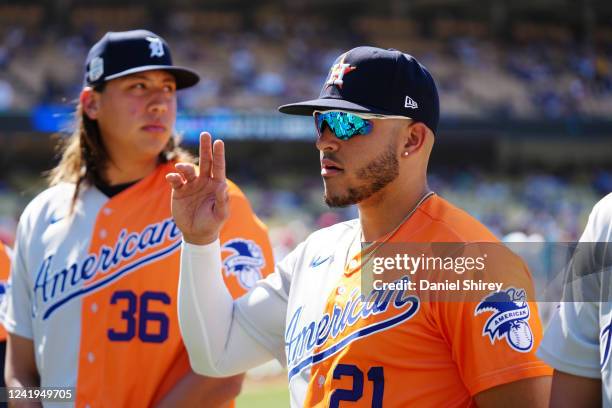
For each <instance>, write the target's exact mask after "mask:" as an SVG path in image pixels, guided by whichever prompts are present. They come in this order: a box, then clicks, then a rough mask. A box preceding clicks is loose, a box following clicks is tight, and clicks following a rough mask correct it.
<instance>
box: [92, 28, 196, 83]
mask: <svg viewBox="0 0 612 408" xmlns="http://www.w3.org/2000/svg"><path fill="white" fill-rule="evenodd" d="M157 69H161V70H164V71H168V72H170V73H171V74H172V75H174V77H175V78H176V87H177V89H181V88H187V87H189V86H192V85H195V84H196V83H197V82H198V81H199V79H200V77H199V75H198V74H197V73H195V72H194V71H192V70H190V69H188V68H184V67H177V66H175V65H174V64H173V63H172V56H171V55H170V49H169V48H168V44H166V42H165V41H164V39H163V38H161V37H160V36H158V35H157V34H155V33H152V32H151V31H147V30H132V31H122V32H108V33H106V34H105V35H104V37H102V39H101V40H100V41H98V42H97V43H96V44H95V45H94V46H93V47H91V49H90V50H89V54H88V55H87V61H86V69H85V72H86V74H85V85H89V86H95V85H98V84H101V83H103V82H105V81H109V80H112V79H116V78H120V77H123V76H126V75H131V74H135V73H137V72H144V71H152V70H157Z"/></svg>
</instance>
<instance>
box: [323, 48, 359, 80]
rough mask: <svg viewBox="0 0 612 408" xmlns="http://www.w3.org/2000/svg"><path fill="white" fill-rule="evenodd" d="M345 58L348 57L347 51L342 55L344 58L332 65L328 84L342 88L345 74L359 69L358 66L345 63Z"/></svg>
mask: <svg viewBox="0 0 612 408" xmlns="http://www.w3.org/2000/svg"><path fill="white" fill-rule="evenodd" d="M344 58H346V53H345V54H344V55H343V56H342V59H341V60H340V61H339V62H338V63H337V64H334V66H332V68H331V70H330V72H329V79H328V80H327V85H337V86H338V88H342V85H343V84H344V80H343V78H344V75H346V74H348V73H349V72H351V71H353V70H355V69H357V67H353V66H351V64H345V63H344Z"/></svg>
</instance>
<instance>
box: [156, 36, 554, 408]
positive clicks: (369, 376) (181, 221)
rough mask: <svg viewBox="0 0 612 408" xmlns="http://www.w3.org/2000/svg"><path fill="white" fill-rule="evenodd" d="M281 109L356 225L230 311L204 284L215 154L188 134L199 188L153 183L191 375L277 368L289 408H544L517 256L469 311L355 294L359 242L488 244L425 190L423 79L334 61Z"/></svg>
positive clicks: (316, 238)
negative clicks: (178, 237)
mask: <svg viewBox="0 0 612 408" xmlns="http://www.w3.org/2000/svg"><path fill="white" fill-rule="evenodd" d="M279 109H280V111H281V112H284V113H289V114H303V115H313V114H314V119H315V126H316V130H317V134H318V138H317V140H316V147H317V149H318V150H319V151H320V158H321V175H322V176H323V182H324V187H325V200H326V202H327V204H328V205H329V206H332V207H338V206H346V205H351V204H357V206H358V209H359V218H358V219H356V220H352V221H348V222H343V223H339V224H336V225H334V226H332V227H329V228H325V229H322V230H319V231H316V232H315V233H313V234H312V235H311V236H310V237H309V238H307V239H306V241H304V242H302V243H301V244H299V245H298V246H297V248H296V249H295V250H294V251H293V252H291V253H290V254H289V255H287V257H285V258H284V260H282V261H281V262H280V263H278V264H277V265H276V269H275V272H274V273H273V274H271V275H270V276H269V277H268V278H267V279H265V280H262V281H259V282H258V283H257V284H256V286H255V288H253V289H251V290H250V291H249V293H248V294H246V295H245V296H243V297H241V298H239V299H238V300H235V301H233V300H232V298H231V297H230V295H229V294H228V293H227V291H226V290H225V289H224V288H223V281H222V280H221V279H219V277H218V274H217V273H216V270H217V269H218V268H219V266H220V262H221V253H220V244H219V241H218V235H219V229H220V228H221V225H222V224H223V222H224V220H225V219H226V217H227V216H228V214H230V213H231V209H230V208H228V206H227V204H226V201H225V199H224V188H225V183H226V182H225V158H224V145H223V143H222V142H221V141H215V143H214V145H211V137H210V135H209V134H206V133H204V134H202V136H201V140H200V155H201V157H202V158H203V159H205V160H206V164H205V165H204V166H205V167H207V168H208V167H210V168H212V175H211V174H209V173H208V172H201V173H200V174H197V172H196V169H195V168H194V167H193V166H192V165H190V164H182V163H180V164H177V165H176V166H175V167H176V169H177V172H176V173H173V174H169V175H168V176H167V179H168V181H169V183H170V184H171V185H172V187H173V190H174V191H173V198H172V200H173V201H172V203H173V204H172V210H173V214H174V218H175V220H176V223H177V226H178V227H179V228H181V230H182V231H183V240H184V244H183V249H182V258H181V277H180V282H179V322H180V327H181V331H182V333H183V338H184V340H185V344H186V346H187V349H188V351H189V355H190V358H191V362H192V365H193V367H194V369H195V370H196V372H201V373H205V374H206V375H215V376H224V375H231V374H233V373H238V372H241V371H244V370H245V369H247V368H249V367H252V366H254V365H256V364H259V363H262V362H264V361H266V360H269V359H271V358H277V359H279V360H280V361H282V362H284V363H285V364H286V365H287V368H288V371H289V373H288V377H289V387H290V394H291V406H292V407H302V406H306V407H311V406H316V407H339V406H362V407H365V406H368V407H370V406H372V407H383V406H384V407H407V406H418V407H439V406H445V407H455V406H462V407H463V406H473V405H478V406H481V407H493V406H495V407H498V406H509V407H515V406H520V407H542V406H546V405H547V403H548V395H549V387H550V373H551V369H550V368H549V367H548V366H546V365H545V364H544V363H542V362H541V361H539V360H538V359H537V358H536V357H535V349H536V348H537V345H538V344H539V341H540V337H541V325H540V322H539V317H538V313H537V309H536V305H535V302H534V300H535V299H533V298H532V299H527V298H526V297H525V293H526V292H529V293H533V291H532V290H531V289H532V288H530V286H532V282H531V278H530V275H529V272H528V270H527V268H526V267H525V265H524V264H523V263H522V262H521V261H520V260H518V258H516V257H515V258H512V259H513V263H512V264H510V265H509V268H508V269H507V272H508V274H507V276H506V277H505V282H506V283H507V286H505V287H504V288H503V290H502V291H501V292H495V293H490V292H487V293H486V294H484V295H483V297H482V298H479V299H478V300H477V301H476V300H475V301H465V302H456V301H455V302H428V301H423V300H422V299H420V298H419V296H407V295H406V294H405V293H404V292H403V291H401V290H397V291H391V290H388V291H382V292H375V291H372V292H370V293H364V294H362V295H360V288H361V281H360V275H361V274H360V265H361V260H360V253H361V242H362V241H364V242H371V243H372V244H371V247H374V248H375V247H376V246H378V245H382V244H383V243H386V242H389V243H392V242H396V243H410V242H412V243H422V242H433V243H436V242H451V243H452V242H455V243H457V242H458V243H471V242H498V241H497V239H496V238H495V237H494V236H493V234H492V233H491V232H489V231H488V230H487V229H486V228H485V227H484V226H483V225H482V224H480V223H479V222H478V221H477V220H475V219H474V218H472V217H471V216H469V215H468V214H467V213H465V212H464V211H462V210H460V209H458V208H457V207H455V206H453V205H452V204H450V203H449V202H447V201H445V200H444V199H442V198H441V197H439V196H437V195H435V194H434V193H433V192H432V191H430V190H429V188H428V186H427V164H428V160H429V155H430V152H431V149H432V146H433V143H434V135H435V133H436V129H437V125H438V117H439V106H438V94H437V90H436V86H435V83H434V81H433V78H432V77H431V75H430V74H429V72H428V71H427V70H426V68H425V67H424V66H422V65H421V64H420V63H419V62H418V61H417V60H416V59H414V58H413V57H412V56H410V55H407V54H403V53H401V52H399V51H396V50H383V49H380V48H373V47H358V48H355V49H352V50H350V51H348V52H346V53H344V54H342V55H341V56H340V57H338V59H337V60H336V61H335V63H334V65H333V66H332V68H331V70H330V73H329V76H328V78H327V80H326V82H325V84H324V85H323V89H322V91H321V95H320V97H319V99H317V100H312V101H307V102H302V103H297V104H293V105H285V106H282V107H280V108H279ZM215 263H216V265H215ZM510 286H514V287H510ZM195 288H197V289H195ZM496 299H502V300H496ZM503 299H507V300H503ZM374 305H375V306H374ZM213 307H214V308H215V312H214V313H213V312H212V308H213ZM504 308H505V309H504ZM485 327H489V328H490V329H489V330H485Z"/></svg>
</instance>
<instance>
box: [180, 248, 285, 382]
mask: <svg viewBox="0 0 612 408" xmlns="http://www.w3.org/2000/svg"><path fill="white" fill-rule="evenodd" d="M289 257H290V256H288V258H289ZM289 259H290V258H289ZM288 262H290V261H287V260H285V261H283V262H281V263H280V264H279V265H277V267H276V270H275V272H274V273H272V274H270V275H269V276H268V277H267V278H266V279H264V280H260V281H259V282H257V284H256V285H255V287H253V288H252V289H251V290H250V291H249V292H248V293H247V294H246V295H244V296H243V297H241V298H239V299H237V300H236V301H234V300H232V297H231V295H230V294H229V292H228V290H227V289H226V287H225V285H224V283H223V279H222V277H221V274H219V270H220V269H221V251H220V247H219V241H216V242H214V243H212V244H209V245H203V246H198V245H191V244H188V243H183V248H182V253H181V273H180V279H179V294H178V313H179V326H180V328H181V333H182V335H183V341H184V343H185V346H186V348H187V351H188V353H189V359H190V361H191V366H192V368H193V369H194V370H195V371H196V372H198V373H200V374H204V375H208V376H229V375H233V374H237V373H240V372H244V371H245V370H247V369H249V368H252V367H255V366H257V365H259V364H261V363H264V362H266V361H269V360H271V359H272V358H277V359H279V360H280V361H281V362H284V343H283V335H282V334H283V329H284V324H285V315H286V308H287V296H288V288H289V284H290V278H289V276H290V275H289V273H288V272H287V270H286V269H284V268H283V265H285V264H287V263H288Z"/></svg>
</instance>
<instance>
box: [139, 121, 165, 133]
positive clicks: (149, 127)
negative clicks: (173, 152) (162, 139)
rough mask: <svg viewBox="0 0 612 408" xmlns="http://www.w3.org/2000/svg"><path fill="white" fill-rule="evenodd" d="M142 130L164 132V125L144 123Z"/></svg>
mask: <svg viewBox="0 0 612 408" xmlns="http://www.w3.org/2000/svg"><path fill="white" fill-rule="evenodd" d="M142 130H144V131H145V132H165V131H166V126H164V125H162V124H161V123H149V124H147V125H144V126H143V127H142Z"/></svg>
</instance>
